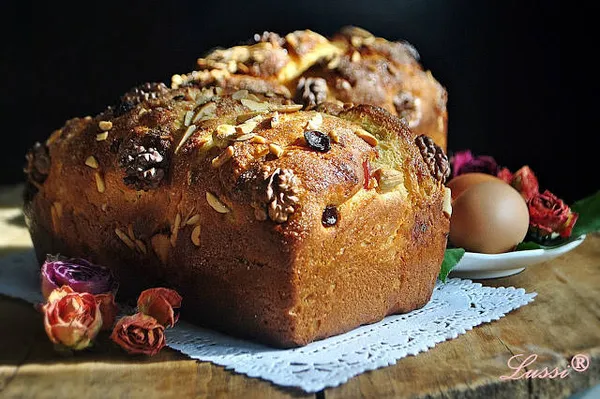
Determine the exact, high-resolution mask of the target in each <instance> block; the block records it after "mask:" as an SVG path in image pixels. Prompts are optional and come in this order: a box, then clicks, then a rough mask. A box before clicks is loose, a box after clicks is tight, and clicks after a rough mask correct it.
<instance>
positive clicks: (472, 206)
mask: <svg viewBox="0 0 600 399" xmlns="http://www.w3.org/2000/svg"><path fill="white" fill-rule="evenodd" d="M528 227H529V212H528V210H527V205H526V204H525V200H524V199H523V197H521V195H520V194H519V192H518V191H517V190H515V189H514V188H512V187H511V186H510V185H508V184H506V183H504V182H503V181H501V182H495V181H489V182H483V183H479V184H476V185H474V186H472V187H470V188H468V189H467V190H465V191H464V192H463V193H462V194H461V195H459V196H458V197H457V198H456V199H455V200H454V202H453V203H452V217H451V218H450V236H449V238H448V239H449V240H450V243H452V245H454V246H457V247H462V248H464V249H466V250H467V251H470V252H481V253H486V254H497V253H503V252H508V251H511V250H512V249H514V247H515V245H517V244H518V243H519V242H521V241H523V238H525V234H526V233H527V228H528Z"/></svg>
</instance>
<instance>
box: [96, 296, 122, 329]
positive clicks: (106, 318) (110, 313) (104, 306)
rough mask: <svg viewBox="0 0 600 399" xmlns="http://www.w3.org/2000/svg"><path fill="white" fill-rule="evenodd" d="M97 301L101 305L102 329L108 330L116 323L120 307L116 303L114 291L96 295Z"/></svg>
mask: <svg viewBox="0 0 600 399" xmlns="http://www.w3.org/2000/svg"><path fill="white" fill-rule="evenodd" d="M94 297H95V298H96V302H98V304H99V305H100V313H101V314H102V330H103V331H108V330H110V329H111V328H112V326H113V324H115V320H116V318H117V314H118V313H119V308H118V306H117V304H116V303H115V296H114V295H113V294H112V293H110V292H109V293H105V294H98V295H94Z"/></svg>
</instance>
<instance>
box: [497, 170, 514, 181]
mask: <svg viewBox="0 0 600 399" xmlns="http://www.w3.org/2000/svg"><path fill="white" fill-rule="evenodd" d="M496 177H497V178H499V179H502V180H504V181H505V182H506V183H508V184H510V183H511V182H512V179H513V174H512V172H511V171H510V170H509V169H508V168H502V169H500V170H499V171H498V174H496Z"/></svg>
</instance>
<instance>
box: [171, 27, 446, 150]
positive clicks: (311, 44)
mask: <svg viewBox="0 0 600 399" xmlns="http://www.w3.org/2000/svg"><path fill="white" fill-rule="evenodd" d="M254 41H255V42H256V43H254V44H250V45H244V46H235V47H232V48H227V49H217V50H214V51H212V52H210V53H209V54H207V55H206V56H205V57H202V58H199V59H198V62H197V64H198V71H196V72H195V78H194V79H195V80H196V81H197V82H200V83H202V82H204V81H205V82H207V83H208V84H213V82H214V78H215V76H217V78H219V79H222V80H227V79H228V78H230V77H231V76H253V77H256V78H261V79H263V80H267V81H271V82H277V83H280V84H282V85H284V86H286V87H287V88H288V89H289V91H290V93H291V95H292V96H293V97H294V98H295V99H296V101H297V102H299V103H303V104H304V105H306V106H307V107H309V108H310V107H314V106H316V105H319V104H320V103H323V102H326V101H329V102H334V101H339V102H341V103H354V104H372V105H377V106H380V107H383V108H385V109H387V110H388V111H390V112H391V113H392V114H394V115H398V116H400V117H401V118H404V119H405V121H406V123H407V124H408V126H409V128H410V129H411V130H412V131H413V132H415V133H416V134H425V135H427V136H429V137H431V138H432V139H433V141H434V142H435V143H436V144H438V145H439V146H440V147H442V149H444V150H445V149H446V141H447V125H448V113H447V110H446V102H447V92H446V90H445V89H444V87H443V86H442V85H441V84H440V83H439V82H438V81H437V80H436V79H435V78H434V77H433V75H432V74H431V72H430V71H426V70H424V69H423V67H422V66H421V64H420V63H419V54H418V53H417V51H416V50H415V48H414V47H413V46H411V45H410V44H408V43H406V42H391V41H388V40H386V39H383V38H380V37H375V36H373V35H372V34H371V33H370V32H367V31H366V30H364V29H361V28H358V27H353V26H349V27H346V28H344V29H342V30H341V31H340V32H339V33H337V34H336V35H334V36H333V38H331V40H328V39H326V38H325V37H323V36H321V35H319V34H318V33H315V32H312V31H310V30H304V31H295V32H292V33H289V34H287V35H286V36H285V37H281V36H279V35H278V34H276V33H272V32H265V33H263V34H262V35H255V37H254ZM210 72H212V74H211V73H210ZM186 77H187V79H188V81H189V79H190V78H191V75H188V76H185V75H184V77H182V76H181V75H176V76H175V77H174V81H173V83H174V85H175V87H178V86H179V85H180V84H181V83H182V82H184V81H185V80H186Z"/></svg>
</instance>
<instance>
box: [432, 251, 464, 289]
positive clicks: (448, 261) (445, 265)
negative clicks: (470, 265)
mask: <svg viewBox="0 0 600 399" xmlns="http://www.w3.org/2000/svg"><path fill="white" fill-rule="evenodd" d="M464 254H465V250H464V249H463V248H447V249H446V252H445V253H444V261H443V262H442V269H441V270H440V275H439V277H438V278H439V279H440V280H442V281H443V282H446V278H447V277H448V274H449V273H450V271H451V270H452V269H453V268H454V266H456V264H457V263H458V262H459V261H460V260H461V258H462V257H463V255H464Z"/></svg>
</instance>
